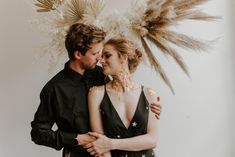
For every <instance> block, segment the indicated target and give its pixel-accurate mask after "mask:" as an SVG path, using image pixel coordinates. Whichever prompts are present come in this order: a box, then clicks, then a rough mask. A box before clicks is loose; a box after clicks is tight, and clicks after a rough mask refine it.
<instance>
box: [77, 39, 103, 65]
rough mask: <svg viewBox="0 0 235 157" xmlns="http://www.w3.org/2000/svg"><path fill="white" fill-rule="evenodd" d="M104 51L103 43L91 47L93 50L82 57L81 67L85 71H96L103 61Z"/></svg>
mask: <svg viewBox="0 0 235 157" xmlns="http://www.w3.org/2000/svg"><path fill="white" fill-rule="evenodd" d="M102 49H103V42H100V43H95V44H92V45H91V48H90V49H89V50H88V51H87V52H86V53H85V55H84V56H82V55H81V59H80V61H81V66H82V68H83V69H94V68H95V66H96V64H97V63H98V61H99V60H100V59H101V53H102Z"/></svg>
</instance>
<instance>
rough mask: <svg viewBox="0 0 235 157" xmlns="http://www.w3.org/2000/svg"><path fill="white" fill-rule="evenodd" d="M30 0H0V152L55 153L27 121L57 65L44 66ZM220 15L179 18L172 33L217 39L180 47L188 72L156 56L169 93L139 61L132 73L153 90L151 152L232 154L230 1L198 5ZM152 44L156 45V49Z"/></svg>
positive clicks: (118, 4)
mask: <svg viewBox="0 0 235 157" xmlns="http://www.w3.org/2000/svg"><path fill="white" fill-rule="evenodd" d="M130 1H131V0H118V1H117V0H109V1H108V2H107V5H106V6H107V8H105V9H106V11H107V13H109V12H110V11H112V10H113V9H114V8H116V9H125V8H126V6H127V5H128V4H129V3H130ZM33 3H34V1H32V0H24V1H19V0H13V1H6V0H1V1H0V23H1V24H0V156H1V157H15V156H24V157H27V156H33V157H41V156H48V157H49V156H50V157H58V156H61V152H58V151H56V150H53V149H51V148H47V147H44V146H38V145H35V144H34V143H33V142H32V141H31V137H30V129H31V127H30V122H31V121H32V119H33V115H34V113H35V111H36V109H37V107H38V104H39V92H40V90H41V88H42V87H43V86H44V84H45V83H46V82H47V81H48V80H49V79H50V78H51V77H52V76H53V75H54V74H55V73H56V72H57V71H58V70H60V69H61V68H63V62H61V63H60V64H59V65H58V67H56V68H55V69H54V71H53V72H51V73H49V72H48V56H44V57H41V58H37V59H35V56H37V55H38V54H41V49H40V48H39V46H40V44H41V43H43V42H45V41H47V40H46V38H45V36H44V35H43V34H42V33H41V32H40V31H39V29H38V28H37V27H36V26H34V25H32V24H31V21H32V19H33V18H34V17H35V11H34V8H33ZM203 9H204V10H205V11H206V12H207V13H210V14H213V15H218V16H221V17H222V19H221V20H219V21H217V22H185V23H182V25H179V26H177V27H176V28H174V29H176V30H177V31H179V32H182V33H186V34H189V35H192V36H194V37H198V38H201V39H205V40H213V39H217V38H219V39H218V40H217V41H216V42H215V43H214V45H213V48H212V49H210V50H209V52H207V53H194V52H191V51H185V50H182V51H181V55H182V56H183V58H184V59H185V61H186V63H187V64H188V67H189V70H190V72H191V79H189V78H188V77H187V76H186V75H184V74H183V72H182V71H181V70H180V69H179V67H178V66H177V65H176V64H175V63H174V61H173V60H172V59H168V58H165V57H163V56H160V57H161V61H162V64H163V65H164V67H165V69H166V72H167V74H168V76H169V77H170V79H171V81H172V83H173V86H174V89H175V92H176V95H172V94H171V92H170V90H169V89H168V88H167V86H166V85H165V84H164V83H163V81H162V80H160V79H159V76H158V75H155V74H154V72H153V71H151V70H150V69H149V68H147V67H146V66H141V67H140V68H139V71H138V72H137V74H136V75H135V78H136V80H138V81H140V82H141V83H142V84H144V85H146V86H149V87H152V88H153V89H155V90H156V91H157V92H158V93H159V95H160V96H161V102H162V105H163V113H162V116H161V130H160V144H159V146H158V147H157V149H156V154H157V156H159V157H198V156H200V157H234V156H235V150H234V145H235V134H234V132H235V126H234V120H235V116H234V113H235V82H234V80H235V70H234V67H235V63H234V60H235V54H234V51H235V42H234V40H235V31H234V29H233V28H234V27H235V18H234V16H233V15H234V14H235V12H233V10H235V1H234V0H224V1H222V0H211V1H210V2H209V3H207V4H206V5H204V6H203ZM156 51H157V50H156Z"/></svg>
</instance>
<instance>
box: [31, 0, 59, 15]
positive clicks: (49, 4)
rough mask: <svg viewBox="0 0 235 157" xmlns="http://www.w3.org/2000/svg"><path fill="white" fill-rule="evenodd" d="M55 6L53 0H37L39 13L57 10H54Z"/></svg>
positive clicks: (36, 4)
mask: <svg viewBox="0 0 235 157" xmlns="http://www.w3.org/2000/svg"><path fill="white" fill-rule="evenodd" d="M53 4H54V3H53V1H52V0H37V3H35V6H37V7H39V8H40V9H37V12H49V11H51V10H55V8H53Z"/></svg>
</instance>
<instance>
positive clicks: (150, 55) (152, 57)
mask: <svg viewBox="0 0 235 157" xmlns="http://www.w3.org/2000/svg"><path fill="white" fill-rule="evenodd" d="M140 39H141V42H142V46H143V48H144V50H145V52H146V55H147V57H148V59H149V62H150V63H151V66H152V67H153V68H154V69H155V71H158V72H159V74H160V76H161V78H162V79H163V81H164V82H165V83H166V84H167V86H168V87H169V88H170V89H171V91H172V93H173V94H174V89H173V87H172V85H171V83H170V81H169V79H168V78H167V76H166V74H165V72H164V70H163V68H162V67H161V65H160V63H159V61H158V60H157V58H156V57H155V55H154V54H153V53H152V51H151V49H150V48H149V46H148V44H147V42H146V40H145V39H144V37H141V38H140Z"/></svg>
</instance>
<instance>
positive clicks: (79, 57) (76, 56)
mask: <svg viewBox="0 0 235 157" xmlns="http://www.w3.org/2000/svg"><path fill="white" fill-rule="evenodd" d="M81 56H82V54H81V53H80V52H79V51H75V52H74V57H75V59H81Z"/></svg>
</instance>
